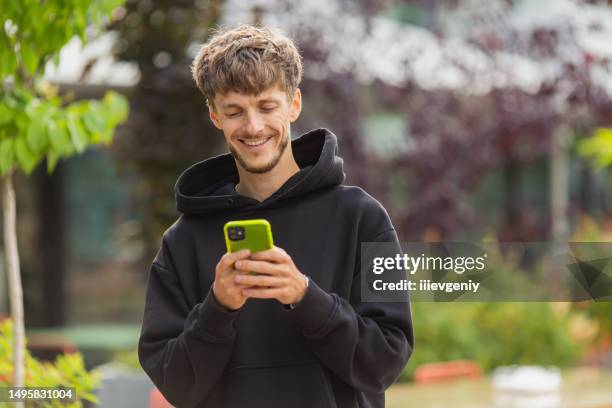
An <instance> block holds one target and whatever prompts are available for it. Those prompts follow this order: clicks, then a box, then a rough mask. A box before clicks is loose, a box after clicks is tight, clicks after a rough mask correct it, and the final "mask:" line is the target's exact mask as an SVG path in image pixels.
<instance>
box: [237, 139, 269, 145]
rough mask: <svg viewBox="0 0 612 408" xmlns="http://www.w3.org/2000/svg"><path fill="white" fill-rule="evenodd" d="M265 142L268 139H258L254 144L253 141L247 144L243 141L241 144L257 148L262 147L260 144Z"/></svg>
mask: <svg viewBox="0 0 612 408" xmlns="http://www.w3.org/2000/svg"><path fill="white" fill-rule="evenodd" d="M267 140H268V139H260V140H258V141H255V142H253V141H248V142H247V141H246V140H243V142H244V143H245V144H246V145H248V146H259V145H262V144H264V143H266V141H267Z"/></svg>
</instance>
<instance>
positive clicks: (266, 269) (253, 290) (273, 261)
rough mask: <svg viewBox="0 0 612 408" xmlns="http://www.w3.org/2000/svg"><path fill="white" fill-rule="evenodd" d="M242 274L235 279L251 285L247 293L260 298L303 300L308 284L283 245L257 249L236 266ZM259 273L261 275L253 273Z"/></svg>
mask: <svg viewBox="0 0 612 408" xmlns="http://www.w3.org/2000/svg"><path fill="white" fill-rule="evenodd" d="M234 267H235V268H236V270H237V271H238V274H236V276H235V277H234V281H235V282H236V283H237V284H240V285H247V286H250V287H247V288H244V289H242V293H243V295H244V296H246V297H248V298H258V299H276V300H278V301H279V302H281V303H282V304H285V305H288V304H296V303H299V302H300V301H301V300H302V298H303V297H304V295H305V294H306V289H307V287H308V284H307V281H306V277H305V276H304V274H302V273H301V272H300V271H299V270H298V268H297V267H296V266H295V264H294V263H293V260H292V259H291V257H290V256H289V254H287V252H285V251H284V250H283V249H282V248H279V247H277V246H274V247H273V248H272V249H268V250H265V251H260V252H256V253H254V254H253V255H251V256H250V258H249V259H241V260H240V261H238V262H236V264H235V265H234ZM249 272H256V273H259V274H260V275H249V274H248V273H249Z"/></svg>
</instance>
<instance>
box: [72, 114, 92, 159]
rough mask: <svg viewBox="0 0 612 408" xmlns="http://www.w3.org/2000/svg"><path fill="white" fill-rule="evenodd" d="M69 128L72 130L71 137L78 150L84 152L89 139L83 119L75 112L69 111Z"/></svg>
mask: <svg viewBox="0 0 612 408" xmlns="http://www.w3.org/2000/svg"><path fill="white" fill-rule="evenodd" d="M68 130H69V131H70V138H71V139H72V144H73V145H74V148H75V149H76V150H77V152H79V153H83V152H84V151H85V149H86V148H87V144H88V142H89V140H88V138H87V133H86V132H85V129H84V128H83V124H82V123H81V120H80V119H79V117H78V116H77V115H76V114H75V113H74V112H69V113H68Z"/></svg>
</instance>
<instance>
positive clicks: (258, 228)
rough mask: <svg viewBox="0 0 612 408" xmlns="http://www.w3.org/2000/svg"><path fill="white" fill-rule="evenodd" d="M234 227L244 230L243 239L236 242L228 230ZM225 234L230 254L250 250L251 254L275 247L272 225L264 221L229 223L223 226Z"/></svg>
mask: <svg viewBox="0 0 612 408" xmlns="http://www.w3.org/2000/svg"><path fill="white" fill-rule="evenodd" d="M233 227H238V228H243V231H244V233H243V237H242V239H239V240H235V239H231V238H230V234H229V232H228V230H229V229H230V228H233ZM223 232H224V235H225V244H226V246H227V251H228V252H237V251H240V250H241V249H250V250H251V253H255V252H259V251H264V250H266V249H270V248H272V247H273V246H274V242H273V241H272V228H271V227H270V223H269V222H268V221H267V220H264V219H255V220H236V221H229V222H228V223H226V224H225V225H224V226H223Z"/></svg>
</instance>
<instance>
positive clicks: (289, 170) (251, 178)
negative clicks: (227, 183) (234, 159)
mask: <svg viewBox="0 0 612 408" xmlns="http://www.w3.org/2000/svg"><path fill="white" fill-rule="evenodd" d="M284 161H285V163H283V160H281V161H280V162H279V163H278V164H277V165H276V167H274V168H273V169H272V170H270V171H269V172H267V173H261V174H259V173H250V172H248V171H246V170H244V169H243V168H242V167H240V166H237V167H238V175H239V177H240V182H239V183H238V184H237V185H236V192H238V193H239V194H241V195H243V196H247V197H251V198H254V199H256V200H257V201H264V200H265V199H266V198H268V197H270V196H271V195H272V194H274V192H275V191H277V190H278V189H279V188H280V187H281V186H282V185H283V184H285V182H286V181H287V180H289V178H291V176H293V175H294V174H295V173H297V172H298V171H300V167H299V166H298V164H297V163H296V161H295V159H294V158H293V154H289V155H288V159H287V160H284Z"/></svg>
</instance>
